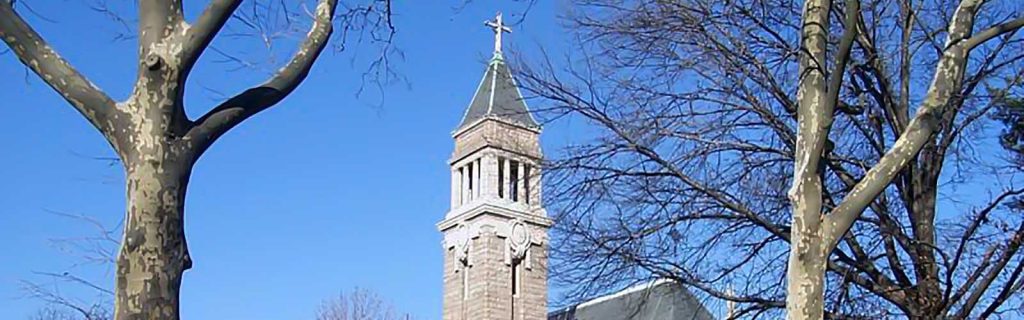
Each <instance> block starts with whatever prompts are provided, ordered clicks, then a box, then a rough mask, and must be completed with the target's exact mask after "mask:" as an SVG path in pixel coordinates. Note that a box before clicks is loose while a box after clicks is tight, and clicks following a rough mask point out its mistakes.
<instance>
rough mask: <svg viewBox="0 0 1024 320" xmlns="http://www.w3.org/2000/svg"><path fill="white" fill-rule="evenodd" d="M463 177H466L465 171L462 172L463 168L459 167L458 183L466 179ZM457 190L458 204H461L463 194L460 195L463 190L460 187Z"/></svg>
mask: <svg viewBox="0 0 1024 320" xmlns="http://www.w3.org/2000/svg"><path fill="white" fill-rule="evenodd" d="M465 177H466V173H465V172H464V170H462V168H459V183H460V184H461V183H462V182H463V181H466V179H465ZM458 192H459V204H462V203H463V202H464V201H463V195H462V194H463V193H464V192H462V188H461V187H460V188H458Z"/></svg>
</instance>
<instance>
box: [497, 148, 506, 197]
mask: <svg viewBox="0 0 1024 320" xmlns="http://www.w3.org/2000/svg"><path fill="white" fill-rule="evenodd" d="M498 198H505V158H502V157H498Z"/></svg>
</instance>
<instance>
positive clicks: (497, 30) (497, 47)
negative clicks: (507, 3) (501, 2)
mask: <svg viewBox="0 0 1024 320" xmlns="http://www.w3.org/2000/svg"><path fill="white" fill-rule="evenodd" d="M484 25H486V26H488V27H491V29H494V53H495V54H501V34H502V33H505V32H508V33H512V29H510V28H509V27H508V26H506V25H505V24H504V23H503V22H502V21H501V11H498V16H497V17H495V18H494V21H484Z"/></svg>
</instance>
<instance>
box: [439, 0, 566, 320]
mask: <svg viewBox="0 0 1024 320" xmlns="http://www.w3.org/2000/svg"><path fill="white" fill-rule="evenodd" d="M487 25H488V26H490V27H492V28H494V30H495V46H494V57H493V58H492V59H491V61H490V63H488V65H487V70H486V71H485V72H484V77H483V80H481V81H480V85H479V87H478V88H477V91H476V94H475V95H474V96H473V99H472V101H471V102H470V104H469V108H468V109H467V110H466V113H465V115H463V118H462V122H461V123H460V124H459V126H458V127H457V128H456V129H455V132H454V133H453V134H452V136H453V138H454V139H455V151H454V152H453V153H452V157H451V160H450V161H449V164H450V165H451V174H452V184H451V186H452V188H451V209H450V210H449V211H448V213H447V214H446V215H445V218H444V220H442V221H441V222H440V223H438V225H437V227H438V230H440V231H441V232H442V233H443V234H444V242H443V249H444V307H443V319H444V320H540V319H546V318H547V290H548V287H547V263H548V259H547V254H548V250H547V243H548V228H550V227H551V224H552V221H551V219H549V218H548V217H547V212H546V211H545V210H544V207H543V206H542V204H541V192H540V188H541V185H540V182H541V179H540V177H541V172H540V161H541V159H542V155H541V150H540V143H539V141H538V139H539V136H540V126H539V125H538V124H537V122H536V121H535V120H534V119H533V116H531V115H530V113H529V109H527V107H526V103H525V102H524V101H523V98H522V95H521V94H520V92H519V88H518V87H517V86H516V83H515V80H514V79H513V78H512V74H511V73H510V72H509V69H508V66H507V65H505V61H504V58H503V57H502V53H501V34H502V33H505V32H511V30H509V29H508V27H506V26H504V25H503V24H502V21H501V13H498V16H497V18H496V20H495V21H493V22H490V21H489V22H487Z"/></svg>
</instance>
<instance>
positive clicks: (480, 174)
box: [473, 159, 484, 198]
mask: <svg viewBox="0 0 1024 320" xmlns="http://www.w3.org/2000/svg"><path fill="white" fill-rule="evenodd" d="M480 161H481V160H480V159H476V181H477V183H478V184H480V186H477V187H476V194H474V195H473V197H474V198H479V197H480V190H481V189H483V188H484V178H483V174H484V173H483V171H484V166H482V165H480V164H481V163H480Z"/></svg>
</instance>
